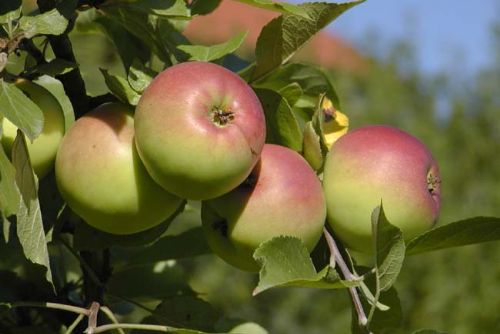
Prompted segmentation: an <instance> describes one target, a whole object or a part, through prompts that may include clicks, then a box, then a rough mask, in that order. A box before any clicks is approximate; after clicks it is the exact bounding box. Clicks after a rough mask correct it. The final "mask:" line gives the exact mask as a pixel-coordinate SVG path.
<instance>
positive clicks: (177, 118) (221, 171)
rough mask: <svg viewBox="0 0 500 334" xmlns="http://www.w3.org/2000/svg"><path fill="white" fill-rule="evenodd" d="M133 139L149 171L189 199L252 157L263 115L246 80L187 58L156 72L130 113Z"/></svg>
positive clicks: (228, 186) (227, 186)
mask: <svg viewBox="0 0 500 334" xmlns="http://www.w3.org/2000/svg"><path fill="white" fill-rule="evenodd" d="M135 133H136V138H135V140H136V145H137V150H138V152H139V155H140V157H141V159H142V161H143V162H144V165H145V166H146V169H147V170H148V172H149V174H150V175H151V177H152V178H153V179H154V180H155V181H156V182H157V183H158V184H160V185H161V186H162V187H163V188H164V189H166V190H167V191H169V192H171V193H173V194H176V195H178V196H180V197H183V198H187V199H192V200H204V199H209V198H214V197H217V196H220V195H222V194H224V193H226V192H228V191H230V190H232V189H233V188H235V187H236V186H238V185H239V184H240V183H241V182H243V181H244V180H245V178H246V177H247V176H248V175H249V174H250V172H251V171H252V168H253V167H254V166H255V164H256V163H257V161H258V160H259V156H260V152H261V151H262V147H263V145H264V141H265V134H266V129H265V118H264V113H263V110H262V106H261V104H260V102H259V100H258V98H257V96H256V95H255V93H254V92H253V90H252V88H251V87H250V86H249V85H248V84H247V83H246V82H245V81H243V79H241V78H240V77H239V76H238V75H237V74H235V73H233V72H231V71H229V70H227V69H225V68H223V67H221V66H219V65H216V64H212V63H205V62H188V63H181V64H177V65H174V66H172V67H170V68H168V69H166V70H165V71H163V72H162V73H160V74H159V75H158V76H157V77H156V78H155V79H154V80H153V81H152V82H151V84H150V85H149V86H148V88H147V89H146V90H145V91H144V93H143V95H142V97H141V99H140V100H139V103H138V105H137V108H136V113H135Z"/></svg>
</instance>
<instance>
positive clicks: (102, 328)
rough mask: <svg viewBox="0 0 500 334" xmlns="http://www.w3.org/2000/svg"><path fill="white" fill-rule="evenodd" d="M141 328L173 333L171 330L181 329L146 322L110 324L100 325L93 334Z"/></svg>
mask: <svg viewBox="0 0 500 334" xmlns="http://www.w3.org/2000/svg"><path fill="white" fill-rule="evenodd" d="M117 328H121V329H139V330H143V331H155V332H164V333H171V332H177V331H179V329H178V328H175V327H169V326H162V325H146V324H126V323H122V324H109V325H102V326H99V327H96V328H95V329H94V331H93V332H92V333H93V334H98V333H104V332H106V331H110V330H113V329H117Z"/></svg>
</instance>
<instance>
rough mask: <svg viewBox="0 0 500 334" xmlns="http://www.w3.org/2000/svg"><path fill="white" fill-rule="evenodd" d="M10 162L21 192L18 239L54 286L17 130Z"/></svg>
mask: <svg viewBox="0 0 500 334" xmlns="http://www.w3.org/2000/svg"><path fill="white" fill-rule="evenodd" d="M12 163H13V165H14V166H15V168H16V183H17V186H18V188H19V191H20V193H21V201H20V205H19V211H18V213H17V223H16V226H17V236H18V238H19V242H20V243H21V246H22V248H23V252H24V255H25V256H26V258H27V259H28V260H30V261H31V262H33V263H36V264H39V265H42V266H44V267H45V268H46V270H47V271H46V274H45V278H46V279H47V281H48V282H49V283H51V284H52V287H54V286H53V283H52V272H51V269H50V263H49V252H48V249H47V239H46V237H45V231H44V229H43V222H42V213H41V211H40V203H39V202H38V181H37V178H36V176H35V174H34V172H33V168H32V167H31V162H30V159H29V154H28V148H27V146H26V139H25V137H24V135H23V134H22V133H21V132H20V131H19V130H18V131H17V136H16V139H15V140H14V144H13V146H12Z"/></svg>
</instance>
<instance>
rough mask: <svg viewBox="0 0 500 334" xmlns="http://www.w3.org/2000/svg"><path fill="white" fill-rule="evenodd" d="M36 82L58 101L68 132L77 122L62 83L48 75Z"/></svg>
mask: <svg viewBox="0 0 500 334" xmlns="http://www.w3.org/2000/svg"><path fill="white" fill-rule="evenodd" d="M35 82H36V83H37V84H39V85H40V86H42V87H44V88H45V89H47V90H48V91H49V92H50V93H52V95H54V97H55V98H56V99H57V101H58V102H59V104H60V105H61V107H62V109H63V113H64V129H65V130H66V131H68V130H69V128H70V127H71V125H72V124H73V123H74V122H75V112H74V110H73V105H72V104H71V101H70V100H69V98H68V96H67V95H66V92H65V91H64V86H63V84H62V83H61V81H59V80H57V79H55V78H53V77H50V76H48V75H42V76H40V77H38V78H37V79H36V80H35Z"/></svg>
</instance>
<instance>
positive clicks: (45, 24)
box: [19, 9, 68, 38]
mask: <svg viewBox="0 0 500 334" xmlns="http://www.w3.org/2000/svg"><path fill="white" fill-rule="evenodd" d="M67 26H68V20H67V19H66V18H65V17H64V16H63V15H61V13H60V12H59V11H58V10H57V9H52V10H50V11H48V12H45V13H43V14H39V15H36V16H23V17H21V19H20V20H19V27H20V29H21V30H22V31H23V32H24V36H25V37H26V38H31V37H33V36H35V35H42V34H43V35H61V34H63V33H64V31H66V27H67Z"/></svg>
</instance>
